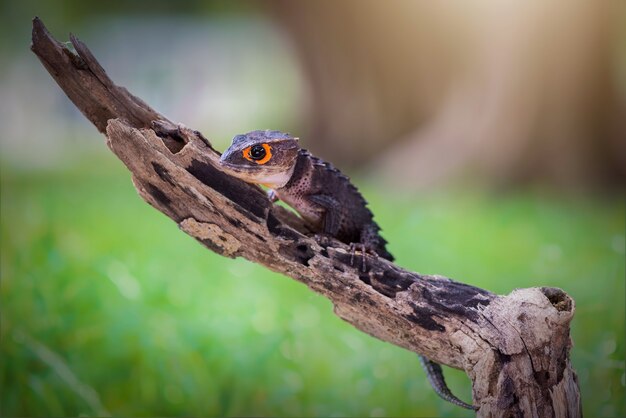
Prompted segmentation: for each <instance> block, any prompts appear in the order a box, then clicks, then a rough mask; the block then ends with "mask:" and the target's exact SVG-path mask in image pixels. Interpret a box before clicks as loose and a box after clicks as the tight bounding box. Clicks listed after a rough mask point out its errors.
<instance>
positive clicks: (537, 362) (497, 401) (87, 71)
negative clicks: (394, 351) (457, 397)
mask: <svg viewBox="0 0 626 418" xmlns="http://www.w3.org/2000/svg"><path fill="white" fill-rule="evenodd" d="M71 41H72V44H73V45H74V48H75V49H76V51H77V53H78V55H76V54H74V53H73V52H71V51H69V50H68V49H67V48H66V47H65V46H64V45H63V44H61V43H59V42H57V41H56V40H54V39H53V38H52V37H51V36H50V34H49V33H48V32H47V30H46V29H45V27H44V26H43V24H42V23H41V21H40V20H38V19H35V20H34V22H33V45H32V50H33V51H34V52H35V54H37V56H38V57H39V58H40V60H41V61H42V63H43V64H44V66H45V67H46V69H48V71H49V72H50V73H51V75H52V76H53V77H54V79H55V80H56V81H57V83H58V84H59V86H61V88H62V89H63V91H65V92H66V94H67V95H68V97H69V98H70V99H71V100H72V101H73V102H74V104H75V105H76V106H77V107H78V108H79V109H80V110H81V111H82V112H83V114H85V116H87V118H88V119H89V120H90V121H91V122H92V123H94V125H95V126H96V127H97V128H98V129H99V130H100V131H101V132H105V133H106V136H107V145H108V146H109V148H110V149H111V150H112V151H113V152H114V153H115V155H116V156H117V157H118V158H119V159H120V160H121V161H122V162H123V163H124V164H125V165H126V167H127V168H128V169H129V171H130V172H131V174H132V180H133V183H134V185H135V188H136V189H137V191H138V193H139V195H140V196H141V197H142V198H143V199H144V200H145V201H146V202H148V203H149V204H150V205H152V206H153V207H154V208H156V209H157V210H159V211H161V212H162V213H164V214H165V215H166V216H168V217H169V218H171V219H172V220H174V221H175V222H176V223H177V224H178V225H179V227H180V229H182V230H183V231H184V232H185V233H187V234H189V235H191V236H192V237H194V238H195V239H196V240H198V242H200V243H201V244H202V245H204V246H205V247H207V248H209V249H210V250H212V251H214V252H216V253H218V254H221V255H224V256H227V257H244V258H246V259H248V260H250V261H252V262H255V263H259V264H261V265H264V266H266V267H267V268H269V269H271V270H273V271H276V272H279V273H282V274H284V275H287V276H289V277H292V278H294V279H295V280H298V281H300V282H301V283H304V284H305V285H307V286H308V287H309V288H310V289H312V290H313V291H315V292H317V293H319V294H321V295H323V296H324V297H326V298H328V299H329V300H331V301H332V303H333V305H334V307H335V313H336V314H337V315H338V316H339V317H341V318H342V319H344V320H345V321H347V322H349V323H351V324H352V325H354V326H355V327H356V328H358V329H360V330H361V331H363V332H366V333H368V334H369V335H372V336H374V337H376V338H379V339H381V340H383V341H387V342H390V343H392V344H395V345H398V346H400V347H403V348H406V349H408V350H411V351H413V352H415V353H419V354H422V355H424V356H426V357H428V358H430V359H432V360H434V361H436V362H438V363H441V364H444V365H448V366H451V367H455V368H459V369H462V370H465V371H466V372H467V374H468V376H469V377H470V379H471V381H472V390H473V400H474V401H473V403H474V404H475V405H477V406H478V407H479V408H480V409H479V410H478V411H477V414H478V416H480V417H502V416H528V417H544V416H558V417H579V416H581V412H580V394H579V389H578V384H577V381H576V375H575V373H574V371H573V369H572V367H571V364H570V361H569V350H570V348H571V341H570V338H569V324H570V321H571V320H572V318H573V315H574V310H575V305H574V301H573V300H572V299H571V298H570V297H569V296H568V295H567V294H566V293H565V292H563V291H562V290H560V289H554V288H531V289H518V290H515V291H514V292H512V293H511V294H509V295H507V296H499V295H495V294H493V293H491V292H489V291H487V290H483V289H479V288H476V287H474V286H470V285H467V284H463V283H459V282H455V281H453V280H451V279H448V278H446V277H442V276H430V275H422V274H418V273H414V272H409V271H406V270H404V269H402V268H400V267H398V266H396V265H394V264H392V263H391V262H389V261H387V260H383V259H376V258H373V257H368V259H367V263H366V264H367V268H366V271H360V266H361V260H360V257H363V256H364V255H363V254H357V260H356V263H354V264H355V265H354V266H353V265H352V263H351V260H350V259H351V256H350V253H349V248H348V247H347V246H346V245H345V244H343V243H341V242H338V241H334V240H316V239H315V237H314V236H311V234H309V233H308V231H307V228H306V226H305V225H304V224H303V222H302V221H301V219H300V218H298V217H297V216H296V215H295V214H294V213H292V212H290V211H288V210H286V209H284V208H282V207H280V206H276V205H273V204H272V203H271V202H270V201H269V200H268V199H267V197H266V195H265V193H264V192H263V191H262V190H261V189H260V188H259V187H257V186H253V185H250V184H247V183H245V182H242V181H241V180H238V179H236V178H233V177H230V176H228V175H226V174H224V173H223V172H222V171H221V170H220V169H219V165H218V159H219V153H217V152H216V151H215V150H213V148H212V147H211V146H210V143H209V141H207V140H206V139H205V138H204V137H203V136H202V135H200V134H199V133H198V132H196V131H193V130H190V129H187V128H184V127H181V126H177V125H175V124H173V123H172V122H170V121H168V120H167V119H165V118H164V117H163V116H162V115H160V114H158V112H156V111H154V110H153V109H151V108H150V107H149V106H148V105H147V104H145V103H144V102H143V101H141V100H140V99H138V98H136V97H135V96H133V95H132V94H130V93H128V91H126V89H124V88H122V87H118V86H116V85H115V84H114V83H113V82H112V81H111V80H110V79H109V78H108V76H107V75H106V73H105V72H104V70H103V69H102V67H101V66H100V64H99V63H98V62H97V61H96V59H95V58H94V57H93V55H92V54H91V52H89V50H88V49H87V47H86V46H85V45H84V44H83V43H81V42H80V41H78V40H77V39H76V38H75V37H72V38H71ZM416 361H417V359H416Z"/></svg>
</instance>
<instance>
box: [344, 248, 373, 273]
mask: <svg viewBox="0 0 626 418" xmlns="http://www.w3.org/2000/svg"><path fill="white" fill-rule="evenodd" d="M357 251H359V252H360V253H361V271H363V272H364V273H365V272H366V271H367V255H368V254H369V255H371V256H373V257H375V258H378V254H377V253H376V251H374V250H373V249H372V248H371V247H368V246H367V245H365V244H362V243H360V242H352V243H350V265H351V266H354V258H355V255H356V252H357Z"/></svg>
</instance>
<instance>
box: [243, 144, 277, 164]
mask: <svg viewBox="0 0 626 418" xmlns="http://www.w3.org/2000/svg"><path fill="white" fill-rule="evenodd" d="M243 157H244V158H245V159H246V160H248V161H254V162H255V163H257V164H265V163H266V162H268V161H269V160H270V158H272V151H271V148H270V146H269V145H268V144H261V145H253V146H251V147H248V148H246V149H245V150H243Z"/></svg>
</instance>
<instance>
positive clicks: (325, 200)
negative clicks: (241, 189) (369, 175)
mask: <svg viewBox="0 0 626 418" xmlns="http://www.w3.org/2000/svg"><path fill="white" fill-rule="evenodd" d="M274 191H275V193H276V196H277V197H278V198H280V199H281V200H282V201H284V202H285V203H287V204H288V205H289V206H291V207H293V208H294V209H296V210H297V211H298V213H300V216H302V218H303V219H304V220H305V221H307V223H308V224H309V226H310V227H311V228H312V229H313V230H314V231H316V232H322V233H324V234H327V235H330V236H332V237H334V238H336V239H338V240H339V241H341V242H345V243H346V244H353V243H360V244H362V245H363V246H364V247H365V249H367V250H370V251H373V252H375V253H376V254H377V255H378V256H380V257H382V258H385V259H387V260H390V261H393V256H392V255H391V254H390V253H389V252H388V251H387V249H386V247H385V245H386V244H387V241H385V239H384V238H383V237H381V236H380V234H379V231H380V228H379V227H378V225H377V224H376V222H374V216H373V215H372V212H371V211H370V210H369V209H368V208H367V202H366V201H365V199H364V198H363V196H362V195H361V193H359V191H358V190H357V189H356V187H354V185H353V184H352V183H351V182H350V179H349V178H348V177H346V176H345V175H344V174H342V173H341V172H340V171H339V170H337V169H336V168H335V167H333V166H332V165H331V164H329V163H327V162H325V161H322V160H320V159H319V158H317V157H314V156H313V155H311V154H310V153H309V152H308V151H307V150H304V149H300V150H299V152H298V157H297V159H296V163H295V167H294V171H293V174H292V176H291V179H290V180H289V182H288V183H287V184H285V186H283V187H281V188H277V189H275V190H274Z"/></svg>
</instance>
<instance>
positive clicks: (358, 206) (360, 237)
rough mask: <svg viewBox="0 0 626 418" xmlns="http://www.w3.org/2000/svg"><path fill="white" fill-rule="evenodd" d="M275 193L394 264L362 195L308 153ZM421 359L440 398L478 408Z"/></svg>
mask: <svg viewBox="0 0 626 418" xmlns="http://www.w3.org/2000/svg"><path fill="white" fill-rule="evenodd" d="M275 193H276V195H277V197H278V198H280V199H281V200H283V201H284V202H285V203H287V204H288V205H289V206H291V207H293V208H294V209H296V210H297V211H298V213H300V215H301V216H302V217H303V218H304V219H305V220H306V221H307V222H308V223H309V225H310V226H311V227H312V228H313V229H314V230H315V231H318V232H323V233H325V234H328V235H331V236H333V237H335V238H337V239H338V240H339V241H342V242H344V243H346V244H353V243H361V244H362V245H363V246H364V247H365V249H367V250H371V251H374V252H375V253H376V254H377V255H378V256H379V257H382V258H385V259H387V260H390V261H393V256H392V255H391V254H390V253H389V252H388V251H387V249H386V246H385V244H386V243H387V241H385V239H384V238H383V237H381V236H380V234H379V231H380V228H379V227H378V224H376V222H375V221H374V216H373V215H372V212H371V211H370V210H369V209H368V208H367V202H366V201H365V199H364V198H363V196H362V195H361V193H360V192H359V191H358V190H357V188H356V187H354V185H353V184H352V183H351V182H350V179H349V178H348V177H347V176H345V175H344V174H342V173H341V172H340V171H339V170H338V169H336V168H335V167H333V166H332V165H331V164H329V163H327V162H325V161H323V160H320V159H319V158H317V157H314V156H313V155H311V154H310V153H309V152H308V151H307V150H304V149H301V150H300V151H299V153H298V158H297V160H296V165H295V168H294V172H293V174H292V176H291V179H290V180H289V182H288V183H287V184H286V185H285V186H283V187H281V188H278V189H276V190H275ZM331 219H332V220H331ZM419 358H420V362H421V364H422V366H423V367H424V370H425V371H426V376H427V377H428V381H429V382H430V384H431V385H432V387H433V389H434V390H435V392H436V393H437V395H439V396H440V397H441V398H442V399H445V400H446V401H448V402H451V403H453V404H455V405H457V406H460V407H462V408H467V409H476V408H475V407H474V406H472V405H469V404H467V403H465V402H463V401H462V400H460V399H459V398H457V397H456V396H454V395H453V394H452V392H450V389H449V388H448V385H447V384H446V381H445V379H444V377H443V372H442V370H441V366H440V365H439V364H437V363H435V362H433V361H431V360H429V359H427V358H426V357H424V356H419Z"/></svg>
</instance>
